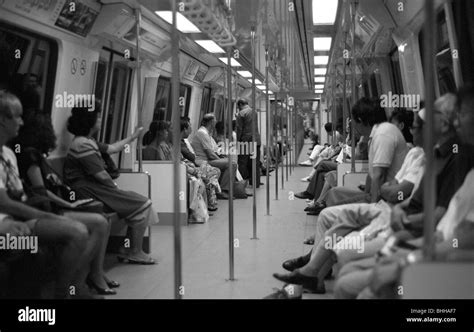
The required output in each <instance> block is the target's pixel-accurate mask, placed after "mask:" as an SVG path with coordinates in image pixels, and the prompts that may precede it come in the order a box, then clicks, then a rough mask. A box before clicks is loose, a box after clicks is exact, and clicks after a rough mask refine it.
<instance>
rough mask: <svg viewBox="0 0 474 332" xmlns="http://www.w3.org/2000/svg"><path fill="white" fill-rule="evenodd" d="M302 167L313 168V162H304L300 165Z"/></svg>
mask: <svg viewBox="0 0 474 332" xmlns="http://www.w3.org/2000/svg"><path fill="white" fill-rule="evenodd" d="M299 165H300V166H313V163H312V162H311V160H309V159H308V160H306V161H302V162H300V163H299Z"/></svg>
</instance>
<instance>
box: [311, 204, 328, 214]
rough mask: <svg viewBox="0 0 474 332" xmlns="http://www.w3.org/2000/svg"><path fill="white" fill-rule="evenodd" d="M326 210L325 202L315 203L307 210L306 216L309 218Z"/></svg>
mask: <svg viewBox="0 0 474 332" xmlns="http://www.w3.org/2000/svg"><path fill="white" fill-rule="evenodd" d="M325 208H326V203H325V202H316V204H315V205H314V206H313V207H311V208H310V209H308V213H307V214H308V215H309V216H317V215H319V214H320V213H321V211H322V210H324V209H325Z"/></svg>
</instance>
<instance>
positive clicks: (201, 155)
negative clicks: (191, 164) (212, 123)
mask: <svg viewBox="0 0 474 332" xmlns="http://www.w3.org/2000/svg"><path fill="white" fill-rule="evenodd" d="M214 144H215V143H213V139H212V137H211V135H210V134H209V131H208V130H207V129H206V128H205V127H201V128H199V129H198V130H197V131H196V133H195V134H194V136H193V138H192V140H191V145H192V147H193V149H194V152H195V153H196V159H197V160H205V161H208V160H209V158H208V156H207V153H206V151H214V149H215V146H214Z"/></svg>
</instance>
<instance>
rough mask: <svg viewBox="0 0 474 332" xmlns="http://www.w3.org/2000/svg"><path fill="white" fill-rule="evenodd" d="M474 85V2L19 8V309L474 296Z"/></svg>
mask: <svg viewBox="0 0 474 332" xmlns="http://www.w3.org/2000/svg"><path fill="white" fill-rule="evenodd" d="M473 84H474V2H473V1H471V0H433V1H431V0H409V1H408V0H295V1H293V0H183V1H178V0H170V1H168V0H113V1H112V0H34V1H33V0H3V1H0V143H1V144H2V150H0V196H1V197H0V246H1V248H0V298H6V299H18V298H20V299H24V298H35V299H36V298H40V299H42V298H45V299H57V298H60V299H62V298H68V299H69V298H72V299H73V298H75V297H77V298H87V299H90V298H92V299H100V298H105V299H107V300H113V299H283V300H284V299H302V300H322V299H474V284H473V280H474V246H473V243H474V210H473V206H474V186H473V185H474V137H473V136H472V135H473V134H472V133H473V132H474V85H473ZM35 241H36V242H35ZM32 246H36V247H35V250H36V251H35V250H33V249H34V248H32ZM58 248H63V249H58ZM33 251H35V254H33ZM36 252H37V253H36ZM28 271H30V272H28ZM72 271H75V272H74V275H73V273H72ZM446 280H449V281H450V282H449V283H447V282H446ZM25 285H28V286H27V287H25ZM71 289H73V291H71Z"/></svg>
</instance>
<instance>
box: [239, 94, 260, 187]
mask: <svg viewBox="0 0 474 332" xmlns="http://www.w3.org/2000/svg"><path fill="white" fill-rule="evenodd" d="M237 107H238V108H239V112H238V113H237V142H238V143H240V144H242V143H247V144H248V148H247V151H246V153H245V154H243V153H239V156H238V165H239V172H240V174H241V175H242V177H243V178H244V180H247V179H248V180H249V184H250V185H253V183H252V157H253V158H257V177H256V179H257V180H256V181H257V183H256V188H258V187H260V167H258V163H259V161H260V145H261V144H262V143H261V140H260V134H259V132H258V118H257V112H256V111H254V110H253V109H251V108H250V106H249V105H248V102H247V100H245V99H239V100H238V101H237ZM253 125H254V126H255V136H253V132H252V126H253ZM253 147H256V149H257V151H252V149H253ZM241 152H242V151H241ZM250 152H252V153H250Z"/></svg>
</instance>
